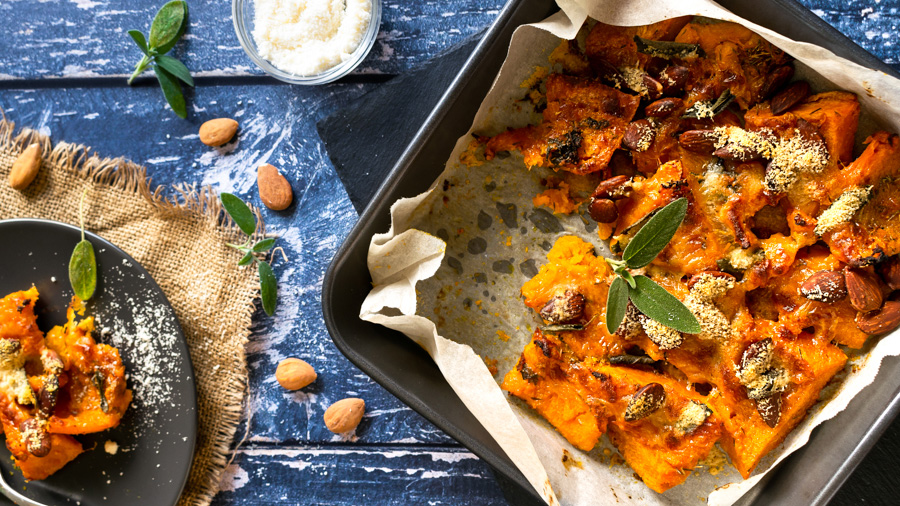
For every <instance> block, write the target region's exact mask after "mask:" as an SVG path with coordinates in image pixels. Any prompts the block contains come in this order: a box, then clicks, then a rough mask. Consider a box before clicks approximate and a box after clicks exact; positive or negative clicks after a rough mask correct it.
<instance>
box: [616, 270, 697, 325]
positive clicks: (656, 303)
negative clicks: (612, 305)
mask: <svg viewBox="0 0 900 506" xmlns="http://www.w3.org/2000/svg"><path fill="white" fill-rule="evenodd" d="M634 281H635V284H636V285H637V287H636V288H635V289H633V290H629V292H628V295H629V298H630V299H631V302H632V303H633V304H634V305H635V307H637V308H638V311H640V312H641V313H643V314H644V315H645V316H647V317H648V318H651V319H653V320H656V321H657V322H659V323H661V324H663V325H665V326H666V327H669V328H672V329H675V330H677V331H679V332H685V333H687V334H699V333H700V332H701V331H702V330H703V329H702V328H701V327H700V322H698V321H697V318H696V317H695V316H694V314H693V313H691V310H690V309H688V308H687V307H686V306H685V305H684V304H682V302H681V301H680V300H678V299H677V298H676V297H675V296H674V295H672V294H671V293H669V292H668V291H666V289H665V288H663V287H661V286H659V285H658V284H656V282H654V281H653V280H652V279H650V278H648V277H647V276H643V275H638V276H635V277H634ZM607 311H609V310H608V309H607Z"/></svg>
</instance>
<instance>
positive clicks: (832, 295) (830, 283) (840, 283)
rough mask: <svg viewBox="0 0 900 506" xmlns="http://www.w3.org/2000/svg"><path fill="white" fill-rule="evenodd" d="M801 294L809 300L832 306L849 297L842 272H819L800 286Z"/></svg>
mask: <svg viewBox="0 0 900 506" xmlns="http://www.w3.org/2000/svg"><path fill="white" fill-rule="evenodd" d="M800 294H801V295H803V296H804V297H806V298H807V299H809V300H814V301H818V302H826V303H828V304H832V303H835V302H837V301H839V300H843V299H844V298H846V297H847V284H846V283H845V282H844V275H843V274H841V273H840V272H835V271H819V272H817V273H815V274H813V275H812V276H810V277H809V278H807V279H806V281H804V282H803V283H802V284H801V285H800Z"/></svg>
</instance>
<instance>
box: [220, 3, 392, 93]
mask: <svg viewBox="0 0 900 506" xmlns="http://www.w3.org/2000/svg"><path fill="white" fill-rule="evenodd" d="M232 12H233V15H234V25H235V30H236V31H237V34H238V38H239V39H240V42H241V46H243V48H244V50H245V51H246V52H247V54H248V55H249V56H250V58H251V59H252V60H253V61H254V62H255V63H256V64H257V65H259V67H260V68H261V69H263V70H264V71H265V72H266V73H268V74H269V75H271V76H273V77H275V78H277V79H280V80H282V81H286V82H290V83H295V84H321V83H326V82H331V81H334V80H336V79H338V78H340V77H342V76H344V75H346V74H348V73H349V72H350V71H352V70H353V69H354V68H355V67H356V66H357V65H358V64H359V63H360V62H361V61H362V60H363V59H364V58H365V56H366V54H367V53H368V52H369V50H370V49H371V47H372V45H373V44H374V43H375V37H376V35H377V34H378V27H379V25H380V23H381V2H380V0H233V4H232Z"/></svg>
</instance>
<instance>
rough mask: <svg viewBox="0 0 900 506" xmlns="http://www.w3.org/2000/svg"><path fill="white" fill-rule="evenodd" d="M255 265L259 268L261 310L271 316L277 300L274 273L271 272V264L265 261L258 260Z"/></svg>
mask: <svg viewBox="0 0 900 506" xmlns="http://www.w3.org/2000/svg"><path fill="white" fill-rule="evenodd" d="M257 266H258V269H259V297H260V298H261V299H262V307H263V311H265V312H266V314H267V315H269V316H272V315H273V314H275V304H276V303H277V302H278V285H277V283H276V281H275V273H274V272H272V266H271V265H269V264H267V263H265V262H258V263H257Z"/></svg>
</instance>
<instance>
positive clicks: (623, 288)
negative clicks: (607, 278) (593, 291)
mask: <svg viewBox="0 0 900 506" xmlns="http://www.w3.org/2000/svg"><path fill="white" fill-rule="evenodd" d="M627 308H628V284H627V283H626V282H625V280H624V279H622V278H620V277H618V276H616V278H615V279H613V282H612V284H610V285H609V294H608V295H607V297H606V330H608V331H609V333H610V334H613V333H615V332H616V329H618V328H619V325H621V324H622V320H624V319H625V310H626V309H627Z"/></svg>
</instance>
